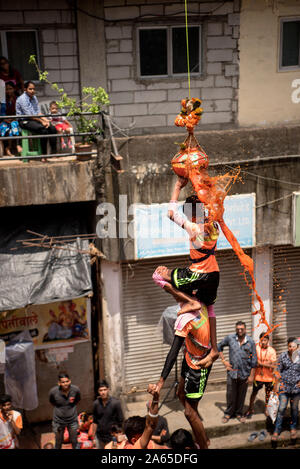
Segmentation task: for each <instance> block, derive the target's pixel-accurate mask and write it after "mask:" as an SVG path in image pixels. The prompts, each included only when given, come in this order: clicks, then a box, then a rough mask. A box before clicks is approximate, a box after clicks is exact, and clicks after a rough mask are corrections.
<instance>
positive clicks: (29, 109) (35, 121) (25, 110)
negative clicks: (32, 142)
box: [16, 81, 57, 161]
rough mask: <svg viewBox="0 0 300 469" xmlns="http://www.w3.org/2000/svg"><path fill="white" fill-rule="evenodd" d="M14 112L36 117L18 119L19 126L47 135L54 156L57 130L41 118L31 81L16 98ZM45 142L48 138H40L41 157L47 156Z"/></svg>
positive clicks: (44, 118) (47, 120)
mask: <svg viewBox="0 0 300 469" xmlns="http://www.w3.org/2000/svg"><path fill="white" fill-rule="evenodd" d="M16 112H17V115H19V116H21V115H27V116H36V117H29V118H28V119H26V118H25V119H24V118H22V119H20V126H21V127H22V128H23V129H27V130H29V131H30V132H32V133H34V134H41V135H49V137H50V138H49V143H50V147H51V153H54V154H55V153H56V134H57V130H56V128H55V127H54V126H53V125H52V124H51V122H50V120H49V119H47V118H46V117H42V116H41V111H40V106H39V102H38V99H37V97H36V96H35V84H34V83H33V82H32V81H27V82H26V83H25V84H24V93H23V94H22V95H21V96H19V97H18V99H17V102H16ZM47 141H48V138H41V147H42V153H43V155H46V154H47ZM44 161H45V160H44Z"/></svg>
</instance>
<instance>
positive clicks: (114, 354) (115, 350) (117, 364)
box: [101, 260, 124, 396]
mask: <svg viewBox="0 0 300 469" xmlns="http://www.w3.org/2000/svg"><path fill="white" fill-rule="evenodd" d="M101 274H102V275H101V277H102V282H103V290H102V293H103V299H102V307H103V329H104V334H103V335H104V354H105V371H106V373H105V374H106V378H107V379H108V381H109V384H110V388H111V391H112V394H113V395H115V396H116V395H119V393H120V392H121V391H122V387H123V382H124V363H123V357H124V345H123V340H122V337H123V328H122V307H121V305H122V269H121V265H120V264H118V263H114V262H108V261H104V260H103V261H102V262H101Z"/></svg>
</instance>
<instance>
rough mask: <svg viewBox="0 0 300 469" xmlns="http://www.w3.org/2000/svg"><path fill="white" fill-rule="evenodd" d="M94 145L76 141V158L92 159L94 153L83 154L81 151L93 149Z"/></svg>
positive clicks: (81, 159) (80, 159) (82, 159)
mask: <svg viewBox="0 0 300 469" xmlns="http://www.w3.org/2000/svg"><path fill="white" fill-rule="evenodd" d="M92 147H93V145H92V144H91V143H75V153H76V159H77V160H79V161H87V160H90V159H91V157H92V155H81V153H86V152H88V151H92Z"/></svg>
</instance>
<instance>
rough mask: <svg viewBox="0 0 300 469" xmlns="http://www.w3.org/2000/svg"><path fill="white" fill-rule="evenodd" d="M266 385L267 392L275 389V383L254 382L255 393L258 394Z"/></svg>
mask: <svg viewBox="0 0 300 469" xmlns="http://www.w3.org/2000/svg"><path fill="white" fill-rule="evenodd" d="M264 385H265V388H266V392H269V393H270V392H271V391H272V390H273V387H274V383H273V382H272V381H254V382H253V391H254V392H258V391H259V390H260V389H262V388H263V386H264Z"/></svg>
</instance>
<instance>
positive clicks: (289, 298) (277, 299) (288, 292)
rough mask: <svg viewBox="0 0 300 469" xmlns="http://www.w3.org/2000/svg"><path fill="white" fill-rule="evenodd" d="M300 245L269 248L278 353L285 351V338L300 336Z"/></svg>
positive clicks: (274, 342) (274, 344)
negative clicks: (298, 246)
mask: <svg viewBox="0 0 300 469" xmlns="http://www.w3.org/2000/svg"><path fill="white" fill-rule="evenodd" d="M299 304H300V248H294V247H292V246H281V247H276V248H274V250H273V324H274V325H278V324H280V325H279V327H277V328H276V329H275V330H274V332H273V343H272V345H273V347H274V348H275V350H276V352H277V353H278V354H280V353H282V352H284V351H286V350H287V339H288V338H289V337H295V336H296V337H299V336H300V315H299Z"/></svg>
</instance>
